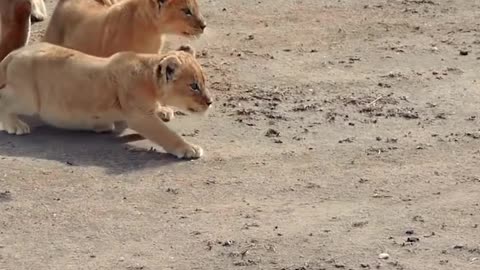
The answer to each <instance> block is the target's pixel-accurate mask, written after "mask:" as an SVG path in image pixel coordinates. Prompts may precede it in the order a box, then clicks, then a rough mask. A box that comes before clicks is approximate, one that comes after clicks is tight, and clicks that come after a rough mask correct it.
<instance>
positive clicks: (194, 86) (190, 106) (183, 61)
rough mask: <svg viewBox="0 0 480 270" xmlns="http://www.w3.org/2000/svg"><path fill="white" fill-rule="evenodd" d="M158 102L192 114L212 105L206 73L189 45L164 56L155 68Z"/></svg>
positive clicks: (205, 109) (203, 110) (201, 111)
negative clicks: (159, 90)
mask: <svg viewBox="0 0 480 270" xmlns="http://www.w3.org/2000/svg"><path fill="white" fill-rule="evenodd" d="M156 77H157V78H158V84H159V88H160V89H161V90H162V93H161V99H162V100H161V101H162V103H163V104H164V105H168V106H173V107H176V108H178V109H180V110H183V111H187V112H191V113H203V112H205V111H207V110H208V109H209V108H210V105H212V102H213V100H212V97H211V95H210V92H209V91H208V89H207V87H206V86H205V75H204V73H203V70H202V67H201V66H200V64H199V63H198V61H197V60H196V59H195V52H194V50H193V48H192V47H190V46H181V47H180V48H179V49H178V50H176V51H170V52H168V53H167V54H165V55H164V57H163V58H162V59H161V61H160V64H159V65H158V67H157V68H156Z"/></svg>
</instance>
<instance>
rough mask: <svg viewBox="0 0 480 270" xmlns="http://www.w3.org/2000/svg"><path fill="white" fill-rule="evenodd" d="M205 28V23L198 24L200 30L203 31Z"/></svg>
mask: <svg viewBox="0 0 480 270" xmlns="http://www.w3.org/2000/svg"><path fill="white" fill-rule="evenodd" d="M206 27H207V23H205V22H201V23H200V28H202V30H205V28H206Z"/></svg>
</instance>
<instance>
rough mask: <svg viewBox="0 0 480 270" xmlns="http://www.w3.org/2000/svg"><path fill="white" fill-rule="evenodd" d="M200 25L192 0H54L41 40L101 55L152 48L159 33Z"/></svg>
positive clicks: (199, 29)
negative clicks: (56, 2)
mask: <svg viewBox="0 0 480 270" xmlns="http://www.w3.org/2000/svg"><path fill="white" fill-rule="evenodd" d="M185 10H190V11H191V13H192V15H190V16H187V14H185ZM204 28H205V22H204V20H203V18H202V16H201V14H200V12H199V8H198V3H197V0H60V1H59V2H58V4H57V6H56V8H55V10H54V12H53V14H52V16H51V20H50V23H49V25H48V28H47V31H46V33H45V37H44V41H46V42H49V43H53V44H57V45H61V46H64V47H67V48H72V49H75V50H78V51H81V52H84V53H87V54H91V55H95V56H101V57H107V56H110V55H112V54H114V53H117V52H121V51H134V52H137V53H158V52H159V51H160V50H161V47H162V43H163V39H164V35H165V34H175V35H184V36H198V35H200V34H201V33H203V29H204Z"/></svg>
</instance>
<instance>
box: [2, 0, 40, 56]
mask: <svg viewBox="0 0 480 270" xmlns="http://www.w3.org/2000/svg"><path fill="white" fill-rule="evenodd" d="M31 12H32V5H31V2H30V0H0V61H1V60H2V59H3V58H5V56H7V55H8V54H9V53H10V52H11V51H13V50H15V49H18V48H20V47H22V46H25V44H27V43H28V39H29V37H30V14H31Z"/></svg>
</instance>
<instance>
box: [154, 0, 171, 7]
mask: <svg viewBox="0 0 480 270" xmlns="http://www.w3.org/2000/svg"><path fill="white" fill-rule="evenodd" d="M156 1H157V4H158V6H159V7H162V6H163V5H165V4H166V3H167V2H168V1H169V0H156Z"/></svg>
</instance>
